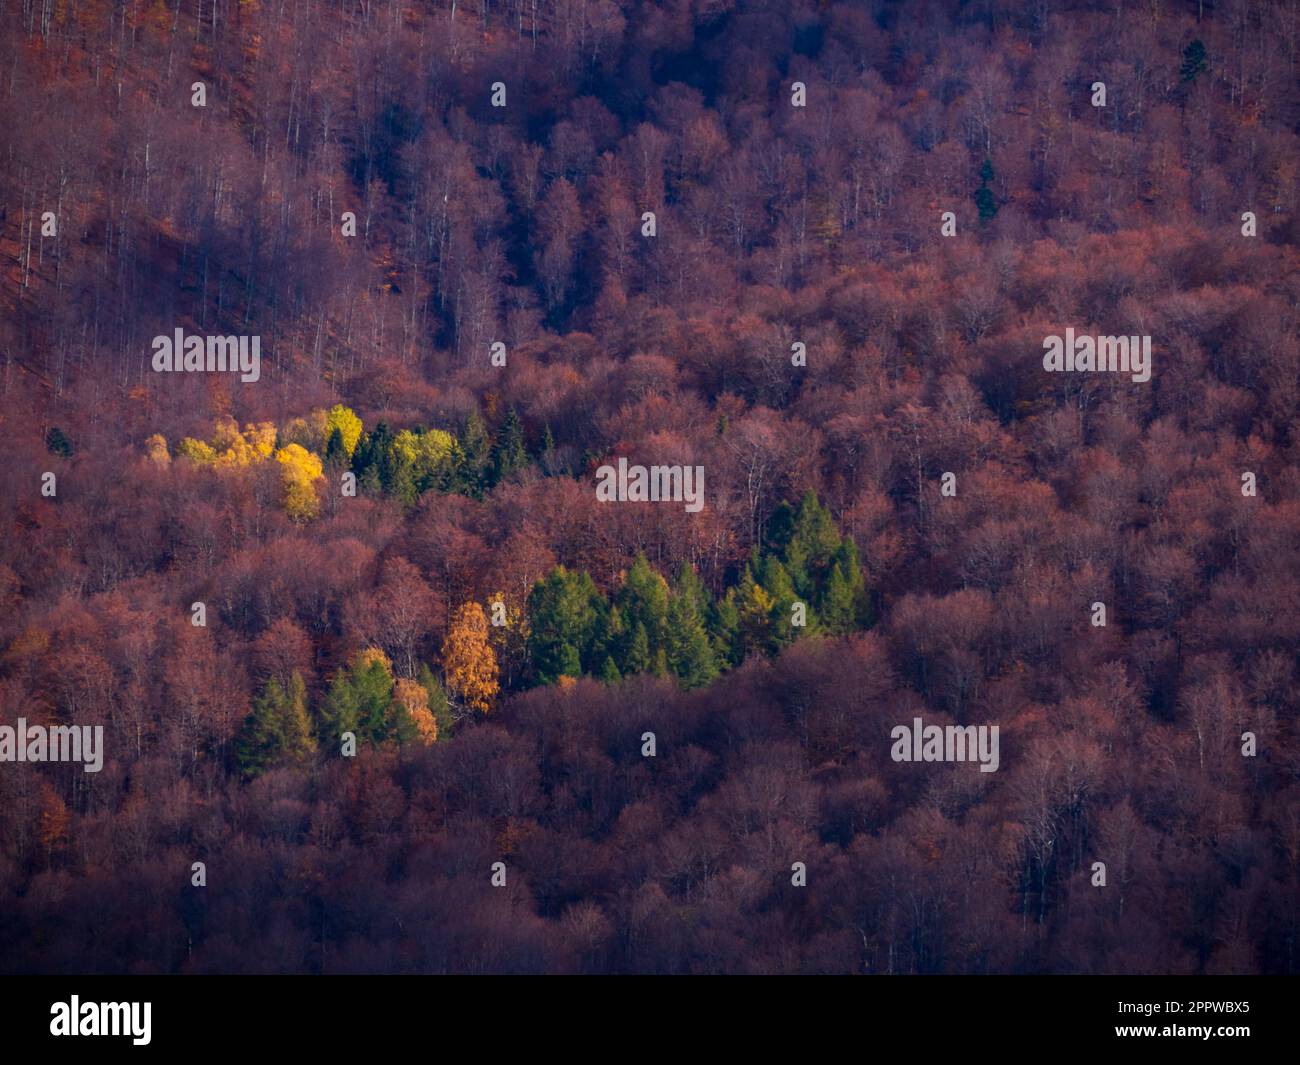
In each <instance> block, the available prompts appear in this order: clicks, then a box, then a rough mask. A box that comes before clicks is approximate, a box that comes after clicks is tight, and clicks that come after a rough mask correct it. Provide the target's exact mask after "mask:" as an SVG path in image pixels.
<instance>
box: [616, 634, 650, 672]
mask: <svg viewBox="0 0 1300 1065" xmlns="http://www.w3.org/2000/svg"><path fill="white" fill-rule="evenodd" d="M653 664H654V653H653V652H652V651H651V649H650V634H649V633H648V632H646V627H645V625H644V624H643V623H642V622H640V621H638V622H637V623H636V626H635V627H634V628H633V629H632V638H631V639H630V640H628V644H627V651H626V652H625V653H624V655H623V674H624V676H626V675H628V674H631V673H649V672H651V666H652V665H653Z"/></svg>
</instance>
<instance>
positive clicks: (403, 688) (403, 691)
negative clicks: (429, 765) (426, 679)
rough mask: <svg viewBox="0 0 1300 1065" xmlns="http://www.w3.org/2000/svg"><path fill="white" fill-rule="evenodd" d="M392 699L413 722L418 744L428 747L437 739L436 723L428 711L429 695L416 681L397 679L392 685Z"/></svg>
mask: <svg viewBox="0 0 1300 1065" xmlns="http://www.w3.org/2000/svg"><path fill="white" fill-rule="evenodd" d="M393 699H394V700H395V701H396V702H397V703H398V704H399V705H400V706H401V707H402V709H403V710H405V711H406V713H407V714H408V715H409V716H410V718H411V720H412V721H413V722H415V730H416V732H418V733H419V734H420V742H422V743H423V744H425V745H426V746H428V745H429V744H431V743H434V742H435V741H436V740H437V739H438V722H437V720H436V719H435V718H434V716H433V712H432V711H431V710H430V709H429V693H428V692H427V691H425V690H424V685H422V684H420V683H418V682H417V681H413V680H408V679H407V678H406V677H399V678H398V679H397V683H396V684H394V685H393Z"/></svg>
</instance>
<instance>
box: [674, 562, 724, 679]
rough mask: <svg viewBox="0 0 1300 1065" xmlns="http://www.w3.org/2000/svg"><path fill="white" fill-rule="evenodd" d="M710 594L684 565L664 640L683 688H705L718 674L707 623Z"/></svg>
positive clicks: (675, 674)
mask: <svg viewBox="0 0 1300 1065" xmlns="http://www.w3.org/2000/svg"><path fill="white" fill-rule="evenodd" d="M706 595H707V592H706V591H705V589H704V587H703V585H702V584H701V583H700V579H699V578H698V577H697V576H696V575H695V571H694V570H692V569H690V567H688V566H683V567H682V572H681V575H680V576H679V577H678V579H677V587H676V589H674V594H673V597H672V599H671V600H670V601H669V603H668V621H667V626H666V630H667V631H666V635H665V640H664V652H665V656H666V658H667V662H668V668H669V670H671V671H672V674H673V676H675V677H676V678H677V679H678V680H679V681H680V682H681V685H682V687H683V688H702V687H704V686H705V685H707V684H710V683H712V682H713V681H714V680H716V679H717V676H718V659H717V656H716V655H715V654H714V652H713V645H712V644H711V643H710V642H709V634H708V631H707V630H706V628H705V624H704V618H705V616H706V615H705V611H706V610H707V609H708V608H707V604H704V603H703V602H702V598H703V596H706Z"/></svg>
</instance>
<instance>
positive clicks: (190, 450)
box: [176, 436, 217, 466]
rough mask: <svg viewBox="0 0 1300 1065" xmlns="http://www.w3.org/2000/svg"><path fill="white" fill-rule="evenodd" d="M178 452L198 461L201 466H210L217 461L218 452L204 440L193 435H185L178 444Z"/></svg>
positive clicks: (181, 455)
mask: <svg viewBox="0 0 1300 1065" xmlns="http://www.w3.org/2000/svg"><path fill="white" fill-rule="evenodd" d="M176 454H177V455H179V456H180V457H181V458H184V459H189V460H190V461H191V462H197V463H198V464H199V465H200V466H210V465H211V464H212V463H214V462H216V461H217V453H216V452H215V451H213V450H212V448H210V447H209V446H208V445H207V444H205V443H204V442H203V441H202V440H195V439H194V438H193V437H192V436H187V437H185V438H184V439H183V440H182V441H181V442H180V443H179V444H177V445H176Z"/></svg>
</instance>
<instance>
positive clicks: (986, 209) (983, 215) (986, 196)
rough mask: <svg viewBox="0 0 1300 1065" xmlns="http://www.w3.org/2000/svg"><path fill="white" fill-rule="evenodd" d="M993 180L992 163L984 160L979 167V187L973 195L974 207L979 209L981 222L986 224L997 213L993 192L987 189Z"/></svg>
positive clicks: (989, 160)
mask: <svg viewBox="0 0 1300 1065" xmlns="http://www.w3.org/2000/svg"><path fill="white" fill-rule="evenodd" d="M993 178H994V173H993V161H992V160H991V159H985V160H984V163H983V165H982V166H981V167H980V187H979V188H978V189H976V190H975V194H974V199H975V206H976V207H977V208H978V209H979V213H980V221H981V222H988V221H989V220H991V219H992V218H993V216H994V215H996V214H997V213H998V203H997V200H995V199H994V198H993V190H992V189H990V188H989V185H990V184H992V182H993Z"/></svg>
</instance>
